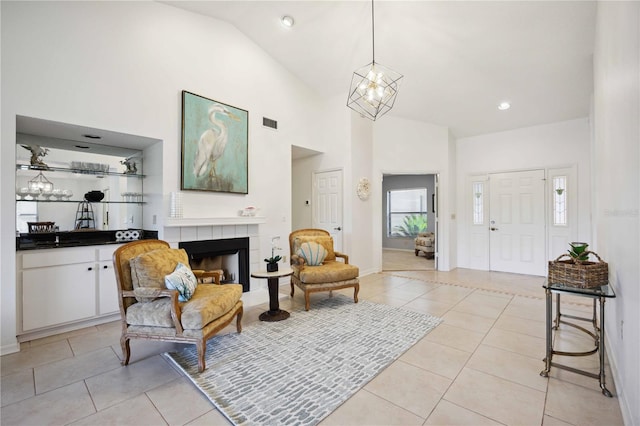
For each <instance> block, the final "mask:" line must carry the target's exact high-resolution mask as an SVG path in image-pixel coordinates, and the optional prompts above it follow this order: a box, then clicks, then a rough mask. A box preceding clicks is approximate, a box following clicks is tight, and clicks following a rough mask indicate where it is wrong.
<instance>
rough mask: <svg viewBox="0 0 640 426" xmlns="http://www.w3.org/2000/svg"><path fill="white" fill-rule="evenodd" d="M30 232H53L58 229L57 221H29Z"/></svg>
mask: <svg viewBox="0 0 640 426" xmlns="http://www.w3.org/2000/svg"><path fill="white" fill-rule="evenodd" d="M27 226H28V227H29V233H30V234H38V233H42V232H53V231H55V229H56V223H55V222H27Z"/></svg>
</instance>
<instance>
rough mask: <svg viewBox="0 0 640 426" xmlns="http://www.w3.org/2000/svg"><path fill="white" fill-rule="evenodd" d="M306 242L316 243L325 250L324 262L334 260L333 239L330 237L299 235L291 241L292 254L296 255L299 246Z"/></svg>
mask: <svg viewBox="0 0 640 426" xmlns="http://www.w3.org/2000/svg"><path fill="white" fill-rule="evenodd" d="M307 242H308V243H310V242H314V243H318V244H320V245H321V246H322V247H324V248H325V250H327V257H325V259H324V260H336V254H335V252H334V251H333V237H331V236H330V235H300V236H298V237H296V238H295V239H294V241H293V244H294V245H293V249H294V250H293V252H294V253H297V252H298V250H300V246H301V245H302V244H304V243H307Z"/></svg>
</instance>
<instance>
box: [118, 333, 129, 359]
mask: <svg viewBox="0 0 640 426" xmlns="http://www.w3.org/2000/svg"><path fill="white" fill-rule="evenodd" d="M120 346H122V363H121V364H122V365H128V364H129V358H130V357H131V348H130V347H129V338H128V337H126V336H122V337H120Z"/></svg>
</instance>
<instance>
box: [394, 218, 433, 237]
mask: <svg viewBox="0 0 640 426" xmlns="http://www.w3.org/2000/svg"><path fill="white" fill-rule="evenodd" d="M426 230H427V215H426V214H425V215H423V214H412V215H407V216H405V217H404V220H403V221H402V225H398V226H395V227H394V228H393V236H396V237H416V236H417V235H418V233H420V232H425V231H426Z"/></svg>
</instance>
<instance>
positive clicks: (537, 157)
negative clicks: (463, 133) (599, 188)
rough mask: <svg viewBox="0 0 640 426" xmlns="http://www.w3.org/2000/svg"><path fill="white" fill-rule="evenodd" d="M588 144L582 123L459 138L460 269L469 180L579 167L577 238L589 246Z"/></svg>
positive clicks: (465, 257) (465, 258)
mask: <svg viewBox="0 0 640 426" xmlns="http://www.w3.org/2000/svg"><path fill="white" fill-rule="evenodd" d="M590 139H591V138H590V135H589V123H588V119H586V118H580V119H576V120H570V121H564V122H561V123H554V124H546V125H541V126H534V127H527V128H523V129H517V130H510V131H506V132H499V133H492V134H488V135H482V136H474V137H469V138H461V139H458V141H457V143H456V149H457V155H456V157H457V163H456V164H457V195H456V201H457V216H458V217H459V220H458V227H457V232H458V252H457V253H458V256H457V258H458V266H459V267H463V268H466V267H469V252H468V249H469V247H470V242H469V229H468V226H467V225H468V223H467V221H466V220H468V218H467V217H466V216H467V215H465V211H466V210H465V209H466V206H468V204H469V200H466V199H465V194H469V193H470V192H469V191H468V190H467V188H466V187H465V185H466V182H467V181H468V180H467V177H468V176H469V175H477V174H487V173H498V172H508V171H515V170H531V169H547V168H556V167H565V166H570V165H574V164H575V165H577V170H578V210H579V214H578V226H577V231H578V235H577V237H578V239H579V240H580V241H591V217H590V203H591V183H590V178H591V175H590V163H589V161H590V149H589V144H590ZM591 247H592V248H594V249H595V247H593V246H591Z"/></svg>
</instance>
